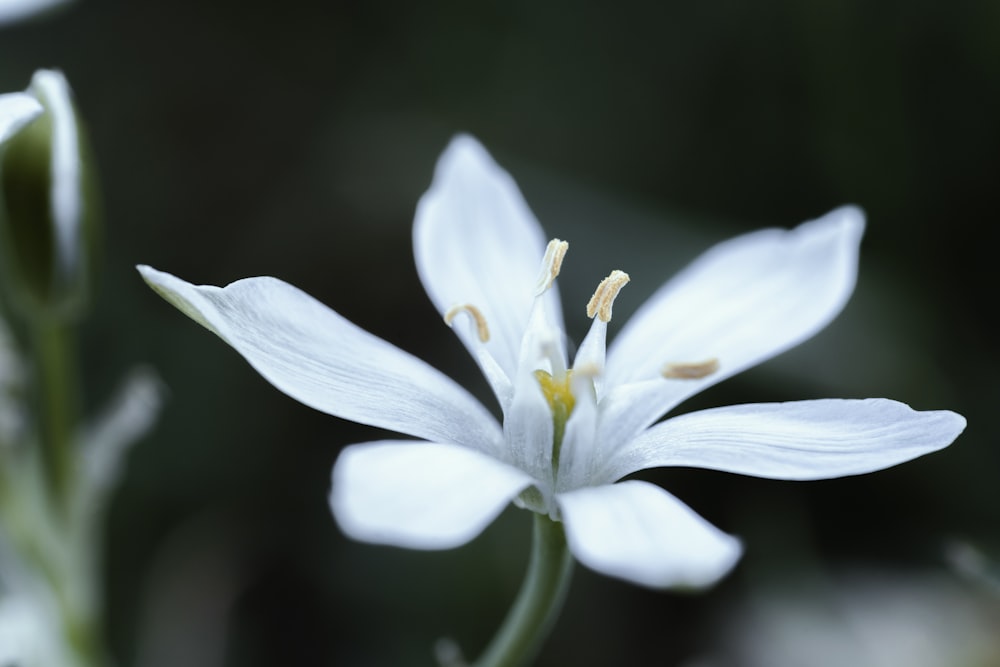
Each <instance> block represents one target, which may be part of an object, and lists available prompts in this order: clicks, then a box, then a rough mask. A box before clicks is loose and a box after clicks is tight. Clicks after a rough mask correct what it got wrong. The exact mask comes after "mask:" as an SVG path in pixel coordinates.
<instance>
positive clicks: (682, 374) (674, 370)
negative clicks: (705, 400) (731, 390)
mask: <svg viewBox="0 0 1000 667" xmlns="http://www.w3.org/2000/svg"><path fill="white" fill-rule="evenodd" d="M717 370H719V360H718V359H708V360H706V361H699V362H697V363H693V364H667V365H666V366H664V367H663V371H662V373H663V377H665V378H668V379H671V380H700V379H701V378H703V377H706V376H709V375H711V374H712V373H714V372H716V371H717Z"/></svg>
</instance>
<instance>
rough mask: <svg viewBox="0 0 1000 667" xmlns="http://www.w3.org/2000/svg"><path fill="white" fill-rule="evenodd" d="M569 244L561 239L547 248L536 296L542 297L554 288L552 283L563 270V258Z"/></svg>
mask: <svg viewBox="0 0 1000 667" xmlns="http://www.w3.org/2000/svg"><path fill="white" fill-rule="evenodd" d="M568 249H569V244H568V243H566V242H565V241H560V240H559V239H552V240H551V241H549V244H548V245H547V246H546V247H545V256H544V257H543V258H542V268H541V271H539V273H538V282H537V284H536V285H535V296H541V295H542V294H544V293H545V292H546V290H548V289H549V288H550V287H552V283H553V282H554V281H555V279H556V277H557V276H558V275H559V270H560V269H561V268H562V263H563V257H565V256H566V251H567V250H568Z"/></svg>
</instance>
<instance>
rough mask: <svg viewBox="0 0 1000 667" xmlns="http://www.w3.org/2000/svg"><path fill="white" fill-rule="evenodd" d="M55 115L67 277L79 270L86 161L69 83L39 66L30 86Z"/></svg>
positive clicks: (56, 204) (56, 216)
mask: <svg viewBox="0 0 1000 667" xmlns="http://www.w3.org/2000/svg"><path fill="white" fill-rule="evenodd" d="M28 90H29V91H30V92H31V93H32V94H33V95H35V97H37V98H38V100H39V101H40V102H41V103H42V105H43V106H44V107H45V110H46V111H47V112H48V113H49V114H50V115H51V118H52V138H51V151H52V155H51V170H52V176H51V178H52V183H51V188H52V190H51V195H50V196H51V202H52V204H51V206H52V223H53V227H54V231H55V246H56V253H57V257H58V259H59V268H60V270H61V272H62V274H63V275H64V276H72V275H74V273H75V272H77V271H79V267H78V263H79V261H80V252H79V250H78V247H79V245H80V239H79V237H80V235H81V234H82V233H83V230H82V218H83V215H84V206H83V190H84V187H83V162H82V160H81V157H80V136H79V129H78V128H77V123H76V111H75V110H74V109H73V94H72V91H71V90H70V88H69V83H68V82H67V81H66V77H65V76H64V75H63V73H62V72H60V71H58V70H46V69H40V70H38V71H37V72H35V74H34V76H32V77H31V86H30V88H29V89H28Z"/></svg>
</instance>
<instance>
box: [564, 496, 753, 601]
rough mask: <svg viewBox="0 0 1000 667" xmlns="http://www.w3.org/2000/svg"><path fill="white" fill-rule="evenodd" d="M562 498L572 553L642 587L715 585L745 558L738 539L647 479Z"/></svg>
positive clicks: (591, 564)
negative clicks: (740, 558)
mask: <svg viewBox="0 0 1000 667" xmlns="http://www.w3.org/2000/svg"><path fill="white" fill-rule="evenodd" d="M557 499H558V502H559V505H560V507H561V508H562V516H563V521H564V522H565V524H566V538H567V540H568V541H569V547H570V550H571V551H572V552H573V555H574V556H576V558H577V559H578V560H579V561H580V562H581V563H583V564H584V565H586V566H587V567H589V568H592V569H594V570H597V571H598V572H603V573H604V574H608V575H611V576H613V577H620V578H621V579H625V580H627V581H631V582H634V583H637V584H641V585H643V586H649V587H652V588H667V587H673V586H684V587H696V588H697V587H704V586H709V585H711V584H713V583H715V582H716V581H717V580H719V579H720V578H721V577H722V576H724V575H725V574H726V573H727V572H729V570H730V569H732V567H733V565H735V564H736V561H737V560H739V557H740V555H741V554H742V547H741V546H740V542H739V540H737V539H736V538H735V537H732V536H730V535H727V534H725V533H723V532H722V531H720V530H719V529H718V528H716V527H714V526H713V525H712V524H710V523H708V522H707V521H705V520H704V519H703V518H701V517H700V516H698V515H697V514H695V513H694V511H693V510H691V508H689V507H688V506H687V505H685V504H684V503H682V502H681V501H679V500H677V498H675V497H674V496H672V495H670V494H669V493H667V492H666V491H664V490H663V489H661V488H659V487H657V486H653V485H652V484H648V483H646V482H639V481H634V480H633V481H628V482H622V483H621V484H610V485H607V486H596V487H590V488H583V489H578V490H576V491H571V492H569V493H563V494H559V495H558V496H557Z"/></svg>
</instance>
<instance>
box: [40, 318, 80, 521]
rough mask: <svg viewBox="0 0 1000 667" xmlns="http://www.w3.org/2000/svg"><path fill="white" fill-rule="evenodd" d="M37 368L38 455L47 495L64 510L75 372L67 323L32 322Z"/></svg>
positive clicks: (70, 469)
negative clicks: (39, 428) (39, 441)
mask: <svg viewBox="0 0 1000 667" xmlns="http://www.w3.org/2000/svg"><path fill="white" fill-rule="evenodd" d="M33 325H34V326H33V329H34V331H33V338H34V347H33V351H34V356H35V365H36V368H37V377H38V386H37V387H36V391H37V396H38V411H39V417H40V419H39V424H40V427H41V433H40V436H41V437H40V440H41V443H40V444H41V457H42V466H43V469H44V475H45V479H46V481H47V483H48V489H49V493H50V495H51V497H52V498H53V499H54V501H55V504H56V506H57V507H58V508H59V509H60V511H62V510H65V509H66V508H65V503H66V500H67V497H68V496H69V495H70V489H69V486H70V483H71V480H72V479H73V475H74V471H73V467H74V466H73V461H74V456H73V444H72V442H73V429H74V424H75V423H76V396H75V394H76V391H75V389H76V372H75V363H74V359H73V357H74V355H73V349H72V348H73V345H72V340H73V336H72V332H71V331H70V328H69V326H67V325H66V324H64V323H62V322H59V321H56V320H47V319H42V320H41V321H36V322H34V323H33Z"/></svg>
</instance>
